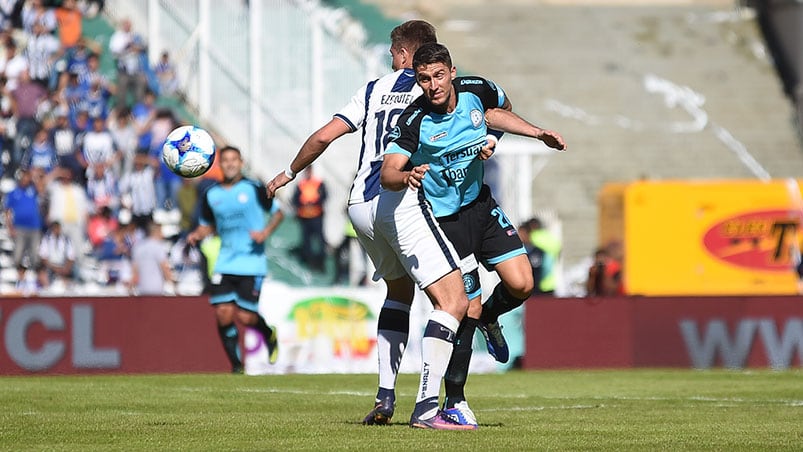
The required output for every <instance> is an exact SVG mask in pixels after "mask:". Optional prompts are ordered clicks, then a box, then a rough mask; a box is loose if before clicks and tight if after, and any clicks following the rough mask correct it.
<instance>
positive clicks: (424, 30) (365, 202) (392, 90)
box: [268, 20, 473, 429]
mask: <svg viewBox="0 0 803 452" xmlns="http://www.w3.org/2000/svg"><path fill="white" fill-rule="evenodd" d="M390 38H391V47H390V53H391V56H392V58H393V69H394V70H395V72H393V73H391V74H388V75H386V76H384V77H382V78H379V79H377V80H374V81H372V82H369V83H368V84H367V85H365V86H363V87H362V88H360V90H358V91H357V93H356V94H355V95H354V97H353V98H352V100H351V102H350V103H349V104H348V105H347V106H346V107H344V108H343V109H342V110H341V111H340V112H339V113H337V114H336V115H335V116H334V118H333V119H332V120H330V121H329V122H328V123H327V124H326V125H324V126H323V127H322V128H320V129H319V130H318V131H316V132H315V133H313V134H312V135H311V136H310V137H309V138H308V139H307V141H306V142H305V143H304V145H303V146H302V147H301V149H300V150H299V152H298V153H297V154H296V156H295V158H294V159H293V161H292V162H291V164H290V165H289V166H288V169H287V170H286V171H284V172H282V173H279V174H278V175H276V177H274V178H273V180H272V181H271V182H270V183H268V194H269V196H273V195H274V193H275V191H276V190H277V189H279V188H281V187H283V186H284V185H286V184H287V183H289V182H290V181H291V180H292V179H293V178H294V177H295V174H296V173H297V172H300V171H302V170H303V169H304V168H306V167H308V166H309V165H310V164H311V163H312V162H313V161H314V160H315V159H316V158H318V156H320V155H321V154H322V153H323V152H324V151H325V150H326V148H327V147H328V146H329V144H330V143H332V142H333V141H334V140H336V139H337V138H339V137H341V136H343V135H345V134H346V133H351V132H356V131H357V130H360V129H362V133H363V139H362V149H361V151H360V157H359V162H358V169H357V176H356V177H355V179H354V184H353V185H352V189H351V193H350V195H349V209H348V212H349V217H350V219H351V221H352V224H353V225H354V228H355V230H356V231H357V237H358V239H359V240H360V243H361V244H362V245H363V247H364V248H365V249H366V251H367V252H368V254H369V256H370V257H371V260H372V261H373V262H374V265H375V267H376V269H377V271H376V273H375V275H374V279H375V280H377V279H379V278H382V279H384V280H385V283H386V285H387V288H388V292H387V297H386V299H385V302H384V305H383V307H382V310H381V312H380V314H379V320H378V332H377V336H378V338H377V349H378V353H379V389H378V391H377V396H376V404H375V406H374V409H372V410H371V412H370V413H369V414H368V415H367V416H366V417H365V419H364V420H363V422H364V423H365V424H369V425H372V424H387V423H388V422H390V418H391V417H392V416H393V413H394V408H395V400H396V395H395V385H396V376H397V374H398V369H399V364H400V363H401V358H402V354H403V351H404V348H405V347H406V344H407V339H408V333H409V317H410V305H411V304H412V300H413V296H414V289H415V286H414V283H413V279H415V281H416V282H417V283H418V285H419V287H421V288H422V289H423V290H425V292H427V294H428V295H429V296H430V298H431V299H432V300H433V302H434V303H435V304H436V310H435V311H433V313H432V317H431V318H430V324H429V325H428V326H427V333H425V336H426V335H427V334H429V336H430V337H429V338H426V339H425V341H424V344H423V346H422V354H423V355H424V361H425V363H424V365H423V366H422V367H423V368H425V369H426V371H424V372H422V382H421V389H422V390H421V391H419V394H422V393H423V394H425V395H426V398H427V400H428V401H430V402H431V399H432V397H433V394H434V398H435V405H434V409H428V410H426V411H425V412H422V413H421V416H419V417H418V418H416V420H415V422H411V425H414V426H416V427H422V428H434V429H465V428H466V426H461V425H458V424H456V423H454V422H451V421H450V420H449V419H448V418H446V417H444V416H442V415H441V413H440V412H439V411H438V410H437V398H438V393H439V390H440V381H441V378H442V376H443V373H444V372H445V368H446V366H447V364H448V360H449V356H450V354H451V350H452V343H451V341H452V339H453V337H454V334H455V332H456V330H457V326H458V325H459V321H460V319H461V318H462V317H463V315H464V314H465V309H466V308H467V303H468V300H467V298H466V295H465V292H464V288H463V283H462V278H461V275H460V272H459V271H458V262H457V259H456V254H455V252H454V248H453V247H452V246H451V244H450V243H448V241H447V240H445V238H444V235H443V232H442V231H440V228H439V227H438V226H437V223H436V222H434V220H433V219H432V218H431V211H429V210H428V209H427V208H426V206H422V205H421V204H420V201H419V200H418V198H417V196H416V194H415V192H413V191H410V192H409V193H392V192H387V193H388V196H387V197H385V196H384V194H382V195H381V194H380V191H381V187H380V186H379V169H380V168H381V165H382V157H383V154H384V151H385V146H386V145H387V143H388V141H389V140H390V138H389V136H388V133H389V132H390V131H391V130H393V128H394V126H395V124H396V120H397V118H398V117H399V115H400V114H401V112H402V111H403V110H404V108H406V106H407V105H408V104H409V103H410V102H411V101H412V100H413V99H415V98H416V97H418V96H419V95H420V94H421V90H420V88H419V87H418V86H417V85H416V83H415V78H414V75H413V71H412V70H411V69H410V67H411V65H412V57H413V54H414V53H415V51H416V49H418V47H420V46H421V45H422V44H424V43H427V42H436V41H437V38H436V35H435V29H434V28H433V27H432V25H430V24H429V23H427V22H424V21H421V20H412V21H408V22H405V23H403V24H401V25H399V26H398V27H396V28H395V29H393V31H392V32H391V35H390ZM383 197H384V198H385V199H382V200H380V199H381V198H383ZM422 207H423V208H422ZM379 211H382V212H384V215H382V219H383V220H382V221H384V226H385V227H384V228H379V227H377V228H376V230H375V214H376V212H379ZM405 213H406V214H407V215H405ZM426 215H429V216H430V218H427V217H426ZM402 217H403V218H402ZM377 220H378V218H377ZM397 221H404V224H405V228H404V230H405V231H406V232H408V234H407V235H406V236H404V237H399V236H398V235H397V234H396V229H397V228H396V222H397ZM398 229H399V230H402V228H401V227H400V228H398ZM425 254H426V256H425ZM414 261H417V262H418V263H419V264H420V265H419V266H418V268H415V269H414V268H412V266H413V262H414ZM411 275H412V279H411ZM439 335H441V336H443V337H440V336H439ZM430 405H431V403H430ZM469 427H470V428H473V427H471V426H469Z"/></svg>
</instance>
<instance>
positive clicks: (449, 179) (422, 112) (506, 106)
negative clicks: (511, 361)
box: [381, 43, 566, 424]
mask: <svg viewBox="0 0 803 452" xmlns="http://www.w3.org/2000/svg"><path fill="white" fill-rule="evenodd" d="M413 69H414V70H415V74H416V80H417V83H418V85H419V86H421V88H422V90H423V95H422V96H421V97H419V98H418V99H416V100H415V101H413V103H412V104H411V105H410V106H409V107H407V109H406V110H405V111H404V113H402V115H401V116H400V117H399V120H398V122H397V123H396V124H397V125H396V128H395V129H394V130H393V132H391V135H392V137H393V141H392V142H391V143H390V144H389V145H388V148H387V150H386V151H385V159H384V162H383V164H382V170H381V183H382V185H383V187H385V188H388V189H391V190H404V189H417V190H419V193H420V194H421V196H423V197H424V198H426V200H427V201H428V202H429V203H430V204H431V206H432V210H433V212H434V214H435V216H436V217H437V219H438V223H439V224H440V225H441V228H442V229H443V230H444V232H446V235H447V237H448V238H449V240H450V241H451V242H452V243H453V244H454V246H455V248H456V249H457V251H458V254H459V255H460V259H461V260H462V261H463V262H466V261H476V260H479V261H480V262H481V263H482V264H483V265H484V266H485V267H486V268H487V269H489V270H495V271H496V272H497V273H498V274H499V277H500V279H501V282H500V283H499V284H498V285H497V286H496V287H495V288H494V290H493V293H492V294H491V296H490V297H489V298H488V300H487V301H486V303H485V306H484V307H483V306H482V305H481V304H480V295H481V294H482V290H481V288H480V283H479V272H478V271H477V270H474V271H471V272H467V273H464V275H463V280H464V283H465V285H466V292H467V293H468V297H469V299H470V300H471V304H470V306H469V309H468V313H467V316H466V318H465V319H464V320H463V322H462V324H461V326H460V330H459V331H458V335H457V338H456V341H455V349H454V353H453V356H452V360H451V362H450V364H449V370H448V373H447V375H446V400H445V402H444V410H445V411H446V412H447V413H454V415H455V417H457V418H458V421H459V422H461V423H474V424H476V420H475V419H474V416H473V413H472V412H471V410H470V409H469V408H468V405H467V403H466V402H465V394H464V391H463V388H464V386H465V382H466V378H467V374H468V367H469V361H470V359H471V343H472V338H473V336H474V331H475V329H476V328H478V327H479V328H480V330H481V331H482V333H483V334H484V335H485V338H486V341H487V343H488V351H489V352H490V353H491V354H492V355H493V356H494V357H495V358H496V359H497V360H498V361H500V362H506V361H507V360H508V349H507V343H506V342H505V340H504V336H503V335H502V332H501V327H500V326H499V324H498V322H497V318H498V316H499V315H501V314H503V313H505V312H508V311H510V310H512V309H514V308H516V307H518V306H520V305H521V304H522V303H523V302H524V301H525V300H526V299H527V298H529V296H530V294H531V292H532V290H533V284H534V282H533V278H532V271H531V267H530V263H529V260H528V259H527V254H526V251H525V249H524V246H523V245H522V243H521V240H520V239H519V237H518V233H517V231H516V228H515V226H514V225H513V224H512V223H511V222H510V220H509V219H508V218H507V216H506V215H505V213H504V212H503V211H502V209H501V208H500V207H499V206H498V205H497V203H496V201H495V200H494V199H493V197H492V196H491V192H490V188H489V187H488V186H487V185H485V184H484V183H483V176H484V167H483V160H485V159H487V158H488V157H490V155H491V154H492V153H493V151H492V149H493V147H494V146H495V144H496V141H497V139H498V135H501V134H498V132H494V130H501V131H503V132H510V133H515V134H518V135H523V136H529V137H532V138H537V139H540V140H542V141H543V142H544V143H545V144H547V145H548V146H550V147H552V148H554V149H558V150H563V149H565V147H566V145H565V143H564V142H563V138H562V137H561V136H560V135H558V134H557V133H555V132H552V131H548V130H543V129H541V128H538V127H536V126H534V125H532V124H530V123H528V122H527V121H525V120H523V119H522V118H520V117H519V116H517V115H516V114H514V113H512V112H511V111H509V110H510V109H511V105H510V102H509V100H508V99H507V97H506V96H505V93H504V91H503V90H502V89H501V88H499V87H498V86H496V85H495V84H494V83H493V82H491V81H490V80H486V79H484V78H481V77H456V75H457V71H456V69H455V67H454V66H452V61H451V56H450V55H449V51H448V49H446V47H444V46H443V45H441V44H437V43H431V44H425V45H423V46H421V47H420V48H419V49H418V51H416V53H415V55H414V57H413ZM489 127H490V128H491V129H493V130H491V131H490V132H491V133H490V134H489ZM494 134H497V135H496V136H495V135H494ZM475 268H476V266H475ZM421 409H423V408H422V407H419V405H418V404H417V406H416V411H419V410H421ZM414 416H415V413H414Z"/></svg>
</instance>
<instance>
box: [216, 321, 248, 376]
mask: <svg viewBox="0 0 803 452" xmlns="http://www.w3.org/2000/svg"><path fill="white" fill-rule="evenodd" d="M217 332H218V334H219V335H220V341H221V342H223V349H224V350H225V351H226V356H228V357H229V362H231V368H232V370H234V371H238V370H241V369H242V368H243V362H242V360H241V359H240V333H238V332H237V326H236V325H234V324H233V323H232V324H229V325H226V326H218V327H217Z"/></svg>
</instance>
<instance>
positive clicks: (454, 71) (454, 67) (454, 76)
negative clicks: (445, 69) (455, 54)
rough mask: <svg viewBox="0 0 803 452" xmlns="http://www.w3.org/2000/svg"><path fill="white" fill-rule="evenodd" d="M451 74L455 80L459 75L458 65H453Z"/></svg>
mask: <svg viewBox="0 0 803 452" xmlns="http://www.w3.org/2000/svg"><path fill="white" fill-rule="evenodd" d="M451 75H452V80H454V79H455V78H456V77H457V66H452V72H451Z"/></svg>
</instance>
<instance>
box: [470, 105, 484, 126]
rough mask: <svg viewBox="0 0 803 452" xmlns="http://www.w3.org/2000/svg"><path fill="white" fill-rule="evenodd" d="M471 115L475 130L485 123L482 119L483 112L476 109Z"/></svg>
mask: <svg viewBox="0 0 803 452" xmlns="http://www.w3.org/2000/svg"><path fill="white" fill-rule="evenodd" d="M470 115H471V124H473V125H474V128H475V129H476V128H478V127H479V126H481V125H482V122H483V119H484V118H483V117H482V112H481V111H479V110H477V109H476V108H475V109H473V110H471V113H470Z"/></svg>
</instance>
